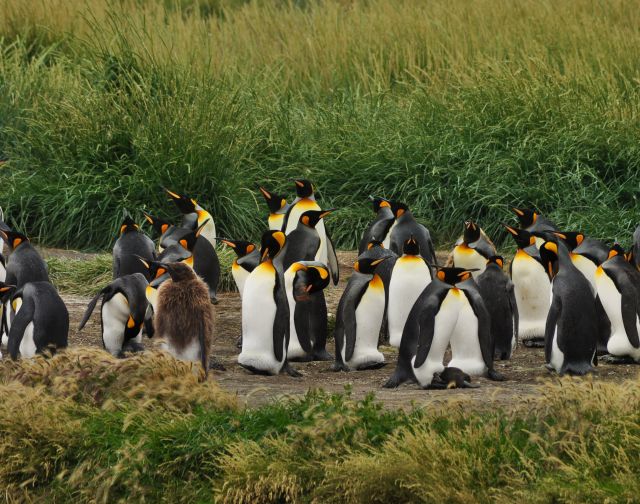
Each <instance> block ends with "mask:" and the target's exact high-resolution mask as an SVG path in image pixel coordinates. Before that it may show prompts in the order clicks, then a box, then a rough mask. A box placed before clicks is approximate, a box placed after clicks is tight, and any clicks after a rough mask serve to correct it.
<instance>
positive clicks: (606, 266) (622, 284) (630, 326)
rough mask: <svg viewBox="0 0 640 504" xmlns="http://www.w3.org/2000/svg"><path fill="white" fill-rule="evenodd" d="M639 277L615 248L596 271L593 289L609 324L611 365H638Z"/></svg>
mask: <svg viewBox="0 0 640 504" xmlns="http://www.w3.org/2000/svg"><path fill="white" fill-rule="evenodd" d="M639 275H640V273H639V272H638V271H637V270H635V268H634V267H633V266H632V265H631V264H629V263H628V262H627V261H625V259H624V250H623V249H622V247H620V245H618V244H616V245H614V246H613V247H612V248H611V251H610V252H609V259H607V260H606V261H604V262H603V263H602V264H601V265H600V266H599V267H598V269H597V270H596V275H595V277H596V287H597V289H598V297H599V299H600V300H601V302H602V306H603V307H604V309H605V311H606V313H607V316H608V317H609V320H610V321H611V336H610V337H609V340H608V341H607V351H608V352H609V355H608V356H605V357H603V360H606V361H607V362H610V363H612V364H629V363H640V337H639V334H640V321H639V317H640V281H638V277H639Z"/></svg>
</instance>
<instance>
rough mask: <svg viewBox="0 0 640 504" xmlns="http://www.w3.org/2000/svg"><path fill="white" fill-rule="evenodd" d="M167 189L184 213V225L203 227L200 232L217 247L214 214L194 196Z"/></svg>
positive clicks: (195, 227)
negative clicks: (199, 203)
mask: <svg viewBox="0 0 640 504" xmlns="http://www.w3.org/2000/svg"><path fill="white" fill-rule="evenodd" d="M165 191H166V192H167V194H168V195H169V196H170V197H171V199H172V200H173V202H174V203H175V204H176V206H177V207H178V210H180V211H181V212H182V213H183V214H184V217H183V220H182V227H183V228H187V229H192V230H193V231H195V230H196V229H199V228H202V229H201V231H200V234H201V235H202V236H203V237H204V238H205V239H206V240H207V241H208V242H209V243H211V246H213V247H215V245H216V225H215V223H214V222H213V217H212V215H211V214H210V213H209V212H207V211H206V210H205V209H204V208H202V207H201V206H200V205H198V202H197V201H196V200H194V199H193V198H189V197H187V196H183V195H181V194H178V193H174V192H173V191H169V189H165Z"/></svg>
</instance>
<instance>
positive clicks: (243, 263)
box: [220, 239, 260, 297]
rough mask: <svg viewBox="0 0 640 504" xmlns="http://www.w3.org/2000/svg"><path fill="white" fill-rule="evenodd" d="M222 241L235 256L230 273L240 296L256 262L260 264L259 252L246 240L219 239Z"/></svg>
mask: <svg viewBox="0 0 640 504" xmlns="http://www.w3.org/2000/svg"><path fill="white" fill-rule="evenodd" d="M220 241H221V242H222V243H224V244H225V245H227V246H228V247H230V248H231V249H232V250H233V251H234V252H235V253H236V256H237V257H236V258H235V259H234V260H233V263H232V265H231V275H232V276H233V280H234V281H235V283H236V287H237V288H238V292H239V293H240V297H242V292H243V291H244V284H245V282H246V281H247V278H249V273H251V272H252V271H253V270H254V269H256V267H257V266H258V264H260V252H259V251H258V249H257V248H256V246H255V245H254V244H253V243H251V242H248V241H243V240H227V239H220Z"/></svg>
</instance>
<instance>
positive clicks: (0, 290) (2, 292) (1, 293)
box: [0, 282, 16, 302]
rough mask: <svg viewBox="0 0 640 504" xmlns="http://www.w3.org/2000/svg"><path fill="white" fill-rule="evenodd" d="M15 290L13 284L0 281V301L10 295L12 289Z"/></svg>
mask: <svg viewBox="0 0 640 504" xmlns="http://www.w3.org/2000/svg"><path fill="white" fill-rule="evenodd" d="M15 290H16V286H15V285H9V284H6V283H4V282H0V301H3V302H4V301H6V300H7V298H8V297H9V296H11V294H13V291H15Z"/></svg>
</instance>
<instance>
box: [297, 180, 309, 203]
mask: <svg viewBox="0 0 640 504" xmlns="http://www.w3.org/2000/svg"><path fill="white" fill-rule="evenodd" d="M294 182H295V184H296V195H297V196H298V198H309V197H311V196H313V184H312V183H311V182H309V181H308V180H306V179H296V180H294Z"/></svg>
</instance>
